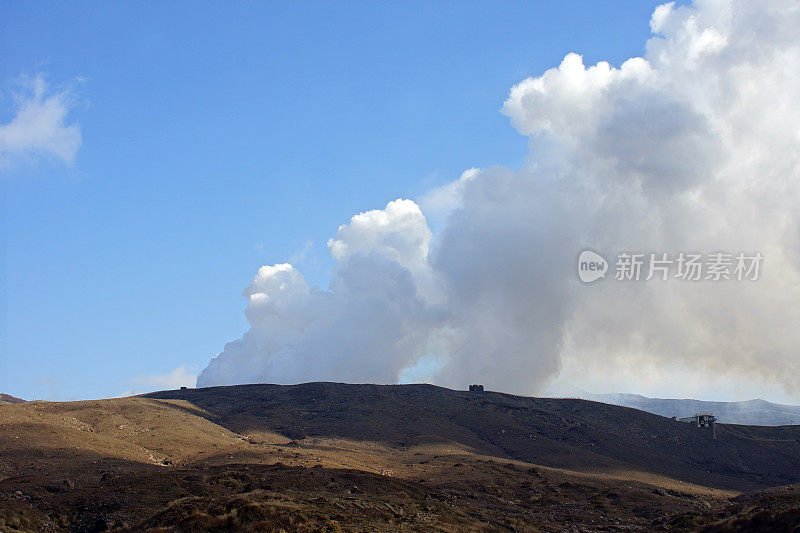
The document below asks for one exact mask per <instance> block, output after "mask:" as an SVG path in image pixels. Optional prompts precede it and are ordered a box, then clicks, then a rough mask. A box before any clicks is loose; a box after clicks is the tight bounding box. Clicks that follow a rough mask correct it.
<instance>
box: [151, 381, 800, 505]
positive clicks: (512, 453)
mask: <svg viewBox="0 0 800 533" xmlns="http://www.w3.org/2000/svg"><path fill="white" fill-rule="evenodd" d="M145 397H148V398H159V399H175V400H185V401H187V402H189V403H191V404H193V405H195V406H197V407H199V408H201V409H203V410H204V412H206V413H208V416H209V417H210V420H211V421H213V422H214V423H216V424H219V425H221V426H223V427H225V428H227V429H229V430H231V431H233V432H236V433H247V432H248V431H253V430H268V431H273V432H276V433H279V434H281V435H285V436H287V437H289V438H292V439H302V438H304V437H339V438H348V439H353V440H366V441H379V442H385V443H387V444H390V445H392V446H401V447H402V446H410V445H414V444H419V443H422V442H425V441H426V440H429V439H433V440H435V439H446V440H449V441H453V442H457V443H460V444H462V445H464V446H468V447H470V448H473V449H474V450H477V451H479V452H480V453H484V454H487V455H494V456H497V457H503V458H510V459H517V460H521V461H525V462H530V463H535V464H541V465H545V466H552V467H558V468H567V469H571V470H583V471H603V470H604V469H606V470H608V469H625V468H630V469H635V470H639V471H648V472H653V473H656V474H660V475H665V476H669V477H671V478H674V479H679V480H683V481H688V482H692V483H697V484H701V485H704V486H709V487H716V488H725V489H734V490H754V489H759V488H764V487H769V486H775V485H783V484H789V483H797V482H800V442H797V441H796V439H797V438H798V436H800V427H799V426H786V427H781V428H763V427H762V428H753V427H749V426H730V427H729V429H730V431H717V438H716V439H712V435H711V432H710V430H708V429H705V428H697V427H693V426H691V425H689V424H684V423H681V422H676V421H674V420H670V419H668V418H664V417H661V416H658V415H653V414H650V413H646V412H642V411H638V410H635V409H631V408H626V407H620V406H615V405H608V404H603V403H598V402H592V401H586V400H573V399H553V398H529V397H521V396H513V395H508V394H501V393H495V392H485V393H470V392H463V391H454V390H450V389H445V388H441V387H435V386H432V385H349V384H340V383H307V384H302V385H293V386H280V385H240V386H235V387H210V388H203V389H187V390H177V391H163V392H156V393H151V394H147V395H145Z"/></svg>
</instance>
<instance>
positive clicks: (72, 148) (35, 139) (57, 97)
mask: <svg viewBox="0 0 800 533" xmlns="http://www.w3.org/2000/svg"><path fill="white" fill-rule="evenodd" d="M21 85H22V87H23V88H24V92H23V93H22V94H19V95H17V98H16V109H15V111H14V116H13V118H11V120H10V122H8V123H5V124H0V163H2V164H6V165H7V164H8V163H9V162H10V161H11V160H12V159H13V158H28V157H32V156H48V157H53V158H55V159H57V160H60V161H62V162H64V163H72V162H73V161H74V159H75V155H76V154H77V152H78V148H79V147H80V145H81V130H80V127H79V126H78V124H77V122H71V123H68V119H67V115H68V114H69V111H70V109H71V107H72V106H73V104H74V97H73V95H72V93H71V92H70V90H68V89H64V90H62V91H56V92H53V91H50V90H49V88H48V86H47V83H46V82H45V80H44V78H43V77H42V76H36V77H35V78H33V79H25V80H23V83H22V84H21Z"/></svg>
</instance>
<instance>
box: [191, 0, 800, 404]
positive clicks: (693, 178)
mask: <svg viewBox="0 0 800 533" xmlns="http://www.w3.org/2000/svg"><path fill="white" fill-rule="evenodd" d="M650 25H651V29H652V32H653V36H652V38H651V39H650V40H649V41H648V42H647V47H646V50H647V52H646V54H645V57H643V58H632V59H629V60H628V61H626V62H625V63H623V64H622V65H621V66H619V67H618V68H617V67H613V66H611V65H609V64H607V63H604V62H601V63H598V64H597V65H594V66H589V67H586V66H585V65H584V64H583V61H582V58H581V57H580V56H578V55H576V54H569V55H567V56H566V57H565V58H564V60H563V62H562V63H561V64H560V65H559V66H558V67H556V68H553V69H550V70H548V71H547V72H545V73H544V74H542V75H541V76H538V77H534V78H529V79H527V80H524V81H522V82H521V83H519V84H518V85H516V86H515V87H513V88H512V89H511V90H510V93H509V95H508V98H507V100H506V102H505V104H504V106H503V108H502V112H503V113H504V114H505V115H506V116H508V117H509V119H510V120H511V123H512V125H513V126H514V127H515V128H516V129H517V130H518V131H519V132H520V133H521V134H522V135H525V136H528V138H529V140H530V142H529V144H530V157H529V160H528V162H527V163H526V165H525V166H524V168H522V169H520V170H518V171H514V170H510V169H507V168H503V167H493V168H487V169H469V170H467V171H466V172H464V174H463V175H462V176H461V178H460V179H458V180H456V181H454V182H452V183H450V184H448V185H445V186H443V187H441V188H438V189H435V190H433V191H430V192H429V193H428V194H426V195H425V196H424V197H423V198H420V199H419V200H418V202H414V201H411V200H396V201H394V202H391V203H389V204H388V205H387V206H386V207H385V208H384V209H381V210H375V211H369V212H366V213H361V214H358V215H355V216H354V217H353V218H352V220H351V221H350V223H349V224H347V225H344V226H341V227H340V228H339V230H338V232H337V233H336V236H335V237H334V238H333V239H331V241H330V242H329V243H328V244H329V248H330V252H331V255H332V257H333V259H334V260H335V261H336V266H335V269H334V272H333V275H332V282H331V286H330V288H329V290H319V289H316V288H312V287H309V286H308V285H307V283H306V282H305V280H304V279H303V276H302V274H301V273H300V272H298V271H297V270H296V269H295V268H293V267H292V266H291V265H288V264H279V265H274V266H264V267H262V268H261V269H260V270H259V271H258V273H257V274H256V276H255V277H254V278H253V280H252V281H251V282H250V285H248V287H247V288H246V289H245V291H244V296H245V298H247V308H246V310H245V313H246V316H247V320H248V322H249V324H250V330H249V331H247V332H246V333H245V334H244V336H243V337H242V339H240V340H236V341H234V342H231V343H229V344H227V345H226V346H225V349H224V351H223V352H222V353H220V354H219V355H218V356H217V357H215V358H214V359H213V360H212V361H211V362H210V363H209V365H208V367H207V368H206V369H205V370H204V371H203V372H202V373H201V374H200V376H199V378H198V385H199V386H209V385H219V384H235V383H249V382H276V383H296V382H303V381H313V380H333V381H357V382H379V383H393V382H397V381H398V380H400V379H404V376H407V375H408V373H409V369H412V370H413V369H414V368H418V367H424V368H425V369H426V372H427V373H428V377H429V379H430V380H431V381H433V382H435V383H437V384H441V385H445V386H454V387H459V388H463V387H464V386H465V385H466V384H468V383H472V382H481V383H483V384H484V385H486V386H487V387H488V388H491V389H495V390H503V391H509V392H517V393H526V394H530V393H536V392H540V391H541V390H542V389H543V388H544V387H545V386H546V385H547V384H548V382H550V381H551V380H552V379H553V378H555V377H556V376H561V377H565V376H566V377H567V378H575V377H576V376H577V377H580V376H584V377H585V376H590V378H591V379H589V378H587V379H589V381H588V382H593V383H603V382H605V383H613V382H614V380H615V379H618V378H619V376H624V377H625V379H628V380H635V381H637V382H638V383H640V384H645V385H646V384H648V383H655V382H659V381H660V382H662V383H663V382H664V381H665V379H666V378H665V376H667V375H670V376H675V379H685V378H687V376H698V375H700V374H702V375H708V376H719V377H720V379H731V380H734V381H736V380H739V381H741V382H751V381H753V380H756V381H760V382H763V383H766V384H778V385H780V386H782V388H783V389H784V390H785V391H786V392H787V393H788V394H790V395H794V394H796V393H797V391H798V386H800V377H799V376H800V362H799V361H800V359H799V358H798V347H799V346H800V328H798V327H797V324H800V269H799V267H800V215H798V209H797V206H798V200H800V190H799V188H800V181H799V180H798V178H800V159H799V158H800V105H798V102H800V33H799V32H797V28H798V27H800V7H799V6H798V4H797V3H796V2H795V1H774V2H769V3H762V2H746V1H698V2H696V4H695V5H694V6H692V7H675V6H674V5H673V4H665V5H663V6H660V7H659V8H657V9H656V10H655V12H654V13H653V16H652V19H651V22H650ZM426 216H428V217H436V218H437V220H442V221H443V223H442V229H441V230H440V231H438V232H437V233H436V234H435V235H433V234H432V233H431V230H430V229H429V227H428V223H427V221H426ZM584 248H592V249H596V250H598V251H600V252H601V253H603V254H604V255H605V257H606V258H607V259H610V260H611V259H613V257H614V256H615V255H616V254H617V253H619V252H621V251H640V252H643V253H646V252H670V253H678V252H680V251H687V252H690V251H699V252H708V253H710V252H717V251H728V252H739V251H746V252H756V251H758V252H761V253H762V254H763V256H764V264H763V269H762V274H761V277H760V279H759V280H758V281H755V282H720V283H713V282H678V281H675V280H670V281H665V282H658V281H649V282H646V283H644V282H640V283H624V282H613V281H610V280H605V281H603V282H599V283H596V284H592V285H583V284H581V283H580V282H579V281H578V279H577V277H576V275H575V261H576V257H577V254H578V253H579V252H580V251H581V250H582V249H584ZM415 365H416V366H415ZM709 379H710V378H709ZM715 379H716V378H715ZM592 380H594V381H592ZM584 386H586V385H584Z"/></svg>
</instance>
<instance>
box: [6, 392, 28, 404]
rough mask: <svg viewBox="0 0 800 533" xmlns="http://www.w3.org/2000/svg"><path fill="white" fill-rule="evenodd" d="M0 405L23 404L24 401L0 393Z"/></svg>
mask: <svg viewBox="0 0 800 533" xmlns="http://www.w3.org/2000/svg"><path fill="white" fill-rule="evenodd" d="M0 403H25V400H23V399H22V398H17V397H15V396H11V395H10V394H4V393H2V392H0Z"/></svg>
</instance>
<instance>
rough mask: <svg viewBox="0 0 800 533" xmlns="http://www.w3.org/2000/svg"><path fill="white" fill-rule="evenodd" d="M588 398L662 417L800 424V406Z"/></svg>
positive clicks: (633, 396)
mask: <svg viewBox="0 0 800 533" xmlns="http://www.w3.org/2000/svg"><path fill="white" fill-rule="evenodd" d="M585 398H586V399H588V400H594V401H598V402H604V403H610V404H613V405H622V406H625V407H633V408H635V409H639V410H642V411H647V412H648V413H653V414H657V415H661V416H670V417H671V416H676V417H678V418H681V417H684V416H692V415H694V414H695V413H711V414H713V415H714V416H716V417H717V420H718V421H719V422H725V423H728V424H744V425H750V426H786V425H791V424H800V406H796V405H781V404H777V403H771V402H768V401H766V400H748V401H744V402H707V401H702V400H674V399H665V398H648V397H646V396H639V395H638V394H618V393H613V394H590V393H587V394H586V395H585Z"/></svg>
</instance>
